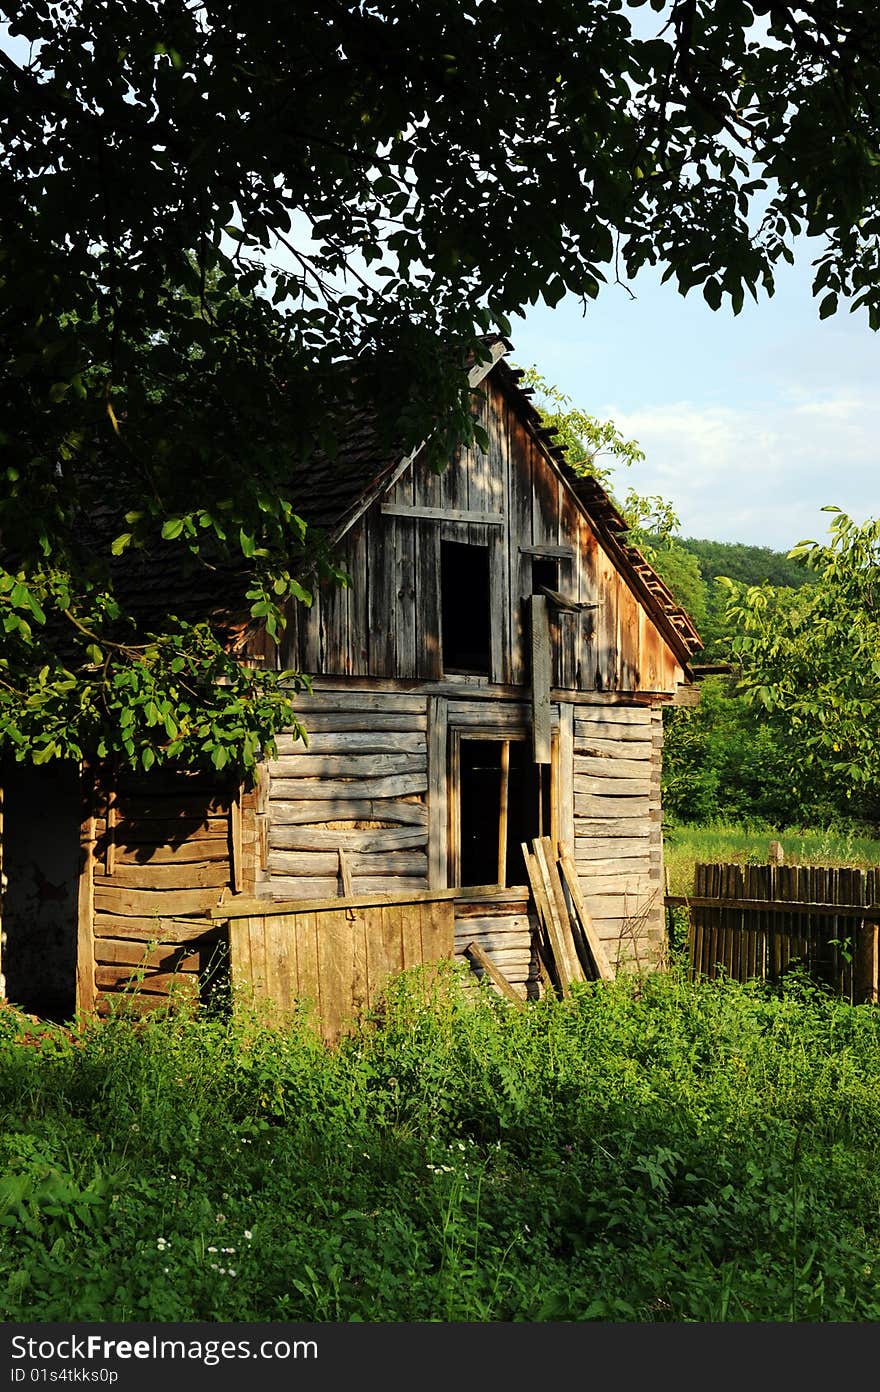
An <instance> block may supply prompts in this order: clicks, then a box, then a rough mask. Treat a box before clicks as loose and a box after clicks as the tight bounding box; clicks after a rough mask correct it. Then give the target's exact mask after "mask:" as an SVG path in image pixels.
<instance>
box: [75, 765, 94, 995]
mask: <svg viewBox="0 0 880 1392" xmlns="http://www.w3.org/2000/svg"><path fill="white" fill-rule="evenodd" d="M81 786H82V809H83V810H82V821H81V823H80V864H79V891H78V894H77V915H76V917H77V924H76V1009H77V1011H78V1012H83V1013H90V1012H92V1011H93V1010H94V1009H95V934H94V920H95V842H96V840H97V836H96V831H95V780H94V773H93V772H92V770H91V769H89V768H87V767H85V766H84V767H83V770H82V782H81Z"/></svg>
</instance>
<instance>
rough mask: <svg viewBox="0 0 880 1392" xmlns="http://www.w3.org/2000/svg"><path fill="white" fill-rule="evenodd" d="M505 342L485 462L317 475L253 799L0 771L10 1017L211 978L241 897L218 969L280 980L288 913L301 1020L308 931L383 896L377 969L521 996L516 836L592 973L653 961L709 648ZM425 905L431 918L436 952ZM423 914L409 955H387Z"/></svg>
mask: <svg viewBox="0 0 880 1392" xmlns="http://www.w3.org/2000/svg"><path fill="white" fill-rule="evenodd" d="M507 347H509V345H506V344H504V343H502V342H499V343H497V344H496V345H495V346H494V348H493V359H492V362H491V363H486V364H482V365H480V366H478V367H475V368H474V369H473V370H472V373H471V383H472V386H473V387H474V389H475V398H474V399H475V410H477V411H478V412H479V417H480V420H481V423H482V425H483V426H484V428H485V431H486V433H487V437H488V441H489V444H488V449H487V450H485V451H483V450H482V449H479V448H474V449H472V450H461V451H460V452H459V453H458V455H457V456H456V457H455V458H454V459H452V460H451V461H450V463H449V466H448V467H447V468H446V470H445V471H444V472H443V473H441V474H436V473H434V472H432V471H431V470H430V468H429V467H428V466H427V464H426V463H425V460H424V458H423V455H422V454H420V453H419V452H418V451H417V452H416V453H415V455H414V456H407V457H406V458H402V459H388V458H387V457H382V455H381V452H380V451H379V450H378V447H377V444H376V437H375V435H374V433H373V431H372V429H371V426H370V422H369V420H368V419H366V418H365V419H363V420H362V421H360V422H357V423H354V424H353V425H352V429H351V432H350V436H349V438H348V439H347V440H346V442H345V445H344V448H343V450H342V452H341V457H340V459H339V460H338V461H337V462H336V463H335V465H334V467H333V468H332V469H331V468H329V467H328V468H327V469H325V470H314V471H313V473H312V475H311V478H310V489H309V499H308V513H309V517H310V520H311V521H312V522H313V524H315V525H319V526H322V527H324V528H325V529H326V531H327V532H328V534H329V536H330V537H331V539H332V541H333V543H334V545H335V548H336V552H337V554H338V556H339V557H340V560H341V563H342V565H343V567H344V568H345V570H346V571H347V572H348V573H349V575H350V577H351V584H350V585H349V586H347V587H345V588H340V587H336V586H327V587H326V588H323V589H320V590H319V591H318V593H317V594H316V597H315V602H314V603H313V605H312V607H311V608H309V609H307V608H305V607H303V606H297V607H296V608H295V609H294V610H293V611H292V613H291V619H290V625H289V628H288V630H287V633H286V635H285V639H284V642H283V644H282V646H281V649H280V650H276V649H275V648H274V646H273V645H271V644H269V643H268V642H267V641H266V640H265V638H264V637H262V636H261V635H260V634H259V633H256V634H254V635H252V637H251V638H250V640H249V642H248V645H247V647H246V648H245V649H244V650H243V653H242V656H243V660H247V661H255V662H256V661H270V660H271V661H272V662H275V661H277V662H278V663H279V665H280V666H281V667H282V668H294V669H297V670H300V671H303V672H305V673H308V674H310V676H311V677H312V679H313V691H312V694H310V695H309V696H307V697H306V696H304V697H303V698H302V699H301V700H300V702H299V709H300V712H301V714H302V718H303V720H304V722H305V724H306V727H307V729H308V732H309V741H308V744H307V745H306V744H304V743H303V742H301V741H295V740H294V739H293V738H292V737H282V738H281V739H280V741H279V750H278V756H277V758H275V759H274V760H272V761H271V762H269V763H267V764H266V765H264V766H263V768H262V769H261V773H260V776H259V778H258V779H257V781H256V784H255V785H254V786H252V787H246V788H245V787H239V786H232V785H230V784H229V783H228V782H225V781H224V780H223V779H222V778H220V776H218V775H214V776H211V775H208V774H180V775H176V776H172V775H170V774H167V773H164V774H152V773H151V774H141V775H136V774H113V773H112V772H111V771H110V770H109V769H100V768H99V769H90V770H88V771H87V772H82V771H77V770H71V769H70V768H69V767H62V768H58V769H53V768H52V766H51V765H50V766H48V767H46V768H43V769H40V770H23V769H21V768H12V769H7V770H6V774H5V777H4V801H5V808H4V833H3V869H4V872H5V877H6V884H7V888H6V893H5V897H4V906H3V924H4V942H3V959H2V968H3V972H4V975H5V980H6V994H7V996H8V997H9V999H11V1000H13V1001H14V1002H15V1003H17V1004H21V1005H23V1006H24V1007H25V1008H30V1009H36V1010H37V1011H40V1010H44V1011H46V1013H53V1012H54V1013H55V1014H60V1015H61V1016H64V1014H65V1013H68V1014H69V1013H72V1010H73V1007H74V1004H76V1005H77V1006H78V1007H79V1008H81V1009H84V1010H91V1009H95V1008H97V1009H99V1010H106V1009H107V1008H108V1007H109V1005H110V1003H111V1002H112V1000H113V999H114V997H116V996H118V994H119V993H120V992H122V991H124V990H127V989H130V982H131V978H132V974H133V973H135V974H136V975H137V978H138V986H137V991H138V1001H139V1003H140V1005H141V1007H143V1008H146V1007H147V1006H149V1005H152V1004H160V1003H162V1002H164V1001H166V1000H167V997H168V992H169V991H170V990H172V989H173V988H174V987H175V986H182V988H183V989H184V990H187V989H189V990H191V991H194V992H195V991H199V990H200V989H204V984H203V983H204V975H205V968H206V964H207V962H208V961H209V959H210V958H211V957H212V954H215V953H216V951H217V944H218V939H221V938H222V931H221V930H220V928H218V926H217V925H218V923H220V924H222V922H223V916H224V915H223V910H228V911H229V913H230V915H231V916H232V918H236V916H237V918H238V919H239V920H241V919H242V917H243V915H245V909H244V908H242V909H240V910H239V909H237V908H236V905H245V906H247V905H250V906H251V909H250V914H249V917H247V918H246V921H247V922H248V923H249V925H250V928H249V932H250V938H248V937H247V934H245V936H244V938H243V937H242V935H241V933H237V934H234V935H233V942H234V948H233V963H232V965H233V978H235V974H236V960H235V954H236V953H238V955H239V959H240V960H239V970H240V972H243V971H244V970H245V969H244V968H242V967H241V954H242V953H244V954H245V955H246V956H247V960H248V963H249V964H250V965H249V966H248V967H247V971H251V970H252V969H253V964H254V962H255V961H256V959H257V957H259V958H260V960H261V962H262V964H263V967H262V974H263V978H264V979H266V978H267V976H268V977H272V976H273V973H274V978H273V979H277V980H280V976H282V975H283V974H284V972H285V971H286V970H287V968H286V967H285V966H284V960H285V955H284V954H285V950H286V949H285V948H284V946H283V942H282V938H281V937H278V936H277V935H278V934H281V935H282V937H283V925H282V924H281V921H280V919H279V917H278V915H277V914H276V916H275V917H272V916H271V914H269V916H268V917H266V918H264V919H261V918H260V917H259V916H258V915H257V910H256V908H254V905H253V901H254V900H258V901H265V902H266V910H267V914H268V911H269V910H270V908H271V907H272V906H273V905H274V901H278V900H284V901H295V903H294V902H291V903H290V904H288V905H287V907H289V908H293V907H296V904H299V905H300V906H301V910H302V912H301V914H300V915H299V917H298V922H299V925H300V928H299V930H298V931H300V930H301V932H303V933H305V934H306V935H307V937H308V942H306V939H304V938H302V937H301V938H300V939H299V947H298V954H299V957H298V960H299V967H298V968H297V967H295V966H294V967H291V968H290V971H289V972H288V977H289V979H288V981H287V984H286V986H285V987H284V988H283V989H282V987H281V986H280V985H279V986H277V988H276V989H275V994H280V995H282V996H284V997H285V1001H284V1003H291V1001H292V1000H293V998H294V997H295V996H296V994H297V991H298V990H305V989H306V985H304V984H303V983H313V984H314V992H315V994H319V993H320V983H319V977H320V969H319V968H320V962H321V961H322V960H323V961H324V970H325V974H326V972H329V971H331V970H332V969H333V966H332V962H331V960H330V958H331V957H332V956H333V954H334V953H336V952H337V951H338V950H339V948H338V943H339V931H342V932H343V933H344V931H345V929H344V926H343V927H342V928H341V929H340V924H343V925H344V920H342V919H341V918H340V916H339V915H338V914H337V915H335V917H333V918H332V922H333V924H334V925H335V926H334V927H333V931H332V932H329V930H328V935H327V936H326V939H322V936H321V935H322V922H325V921H328V920H326V919H322V910H321V905H322V904H324V909H325V910H327V909H328V906H327V905H326V903H325V901H327V900H333V899H336V898H337V897H339V896H343V897H344V899H345V901H346V904H347V905H354V906H355V907H358V906H359V908H360V910H362V912H361V916H360V918H359V919H358V922H359V923H360V925H361V926H360V928H359V929H358V931H359V932H360V931H362V930H363V932H364V933H365V934H366V937H365V939H364V943H363V950H364V952H365V953H366V958H367V959H369V958H370V953H371V952H372V951H373V950H374V949H375V943H373V944H372V946H371V940H370V933H371V931H373V930H371V929H370V927H369V925H370V923H371V922H373V921H374V920H375V914H374V915H373V918H372V919H371V918H370V915H369V913H367V910H368V909H374V908H376V907H377V906H379V907H380V908H381V906H382V905H384V906H385V910H386V912H385V919H384V920H383V922H384V923H385V924H386V927H387V934H386V936H388V934H390V937H388V941H386V942H385V943H384V946H383V948H382V952H383V954H384V955H383V957H382V966H383V970H387V969H391V968H393V967H394V966H403V965H407V964H409V962H410V961H414V960H419V959H420V952H421V955H423V956H427V957H430V956H432V955H433V956H436V955H438V953H439V952H442V951H449V950H452V949H453V947H454V949H455V950H456V951H461V949H462V947H463V945H464V944H465V943H468V942H471V941H476V942H479V943H481V944H482V945H483V946H484V947H485V949H486V951H487V952H488V953H489V955H490V957H492V958H493V960H494V961H496V962H497V964H498V965H499V966H500V967H501V969H502V970H503V972H504V974H505V975H506V976H507V978H508V980H509V981H511V982H512V983H513V984H514V986H515V988H516V989H517V990H518V991H519V992H521V993H522V994H525V993H526V992H527V991H529V990H531V989H532V983H533V982H534V980H535V974H536V964H535V957H534V951H533V945H532V940H531V932H530V918H529V895H528V890H527V889H526V888H525V887H524V886H525V884H526V877H525V874H524V863H523V857H522V850H521V844H522V843H523V842H524V841H527V840H529V839H531V838H533V837H535V836H538V835H542V834H546V835H550V836H552V837H553V838H554V840H557V841H563V842H566V843H568V844H569V845H570V846H571V847H572V848H573V853H574V860H575V863H576V866H577V871H578V876H579V881H580V887H581V891H582V893H583V896H584V900H585V902H586V904H587V907H588V909H589V911H590V913H591V915H592V918H593V922H594V925H595V927H596V928H597V930H598V932H599V933H600V935H601V937H602V939H603V941H604V943H605V945H606V950H607V951H608V953H609V955H610V956H611V958H612V959H613V960H617V961H619V962H625V961H632V960H635V961H637V962H639V963H641V964H642V965H649V964H652V963H656V961H657V960H658V958H659V956H660V954H661V949H662V941H663V909H662V897H663V869H662V841H661V824H660V816H661V809H660V765H661V749H662V721H661V712H662V708H663V706H664V705H665V704H668V703H669V702H671V701H675V700H676V699H678V695H679V693H680V692H681V691H682V689H683V688H686V687H687V685H688V683H689V680H690V672H689V667H688V664H689V660H690V658H691V656H692V655H693V654H694V653H695V651H696V650H697V649H698V648H699V646H700V644H699V639H698V637H697V635H696V633H695V631H694V629H693V626H692V624H691V622H690V620H689V618H688V616H687V615H686V614H685V613H684V611H683V610H682V609H681V608H680V607H679V606H677V605H676V603H675V602H674V600H673V597H672V595H671V594H670V592H669V591H668V589H667V588H666V586H665V585H664V584H663V583H662V581H660V579H659V578H658V577H657V575H656V574H655V573H654V572H653V571H652V569H651V567H650V566H649V565H648V564H647V563H646V562H645V561H644V559H643V558H642V556H641V555H640V553H639V552H638V551H637V550H636V549H635V548H633V547H631V546H630V545H628V544H627V540H626V528H625V524H624V522H623V519H622V518H621V517H620V516H619V514H618V513H617V511H616V510H615V508H614V506H613V505H612V503H611V501H610V500H609V498H608V496H607V495H606V493H605V492H604V491H603V489H602V488H601V487H600V486H599V485H598V483H597V482H596V481H595V480H593V479H590V478H584V477H581V476H580V475H578V474H577V473H576V472H575V471H574V470H573V469H572V468H571V467H569V465H568V464H567V462H566V460H565V457H564V455H563V452H562V451H561V450H559V449H558V448H556V447H554V445H553V441H552V436H551V435H550V434H548V433H547V432H546V431H544V430H543V429H542V425H541V420H540V417H539V415H538V413H537V411H536V410H535V408H534V407H533V405H532V404H531V402H530V400H529V396H528V393H527V392H525V391H523V390H522V388H521V386H520V376H521V374H519V373H518V372H517V371H516V370H514V369H512V368H511V367H509V366H508V364H507V363H506V362H505V352H506V349H507ZM220 901H222V910H221V911H219V912H218V911H217V905H218V903H219V902H220ZM432 903H434V904H439V905H443V906H446V907H445V908H444V909H443V913H444V914H445V919H444V922H445V924H446V927H445V928H444V930H443V932H439V935H438V933H435V932H434V929H433V928H431V926H430V924H431V923H433V924H434V925H435V927H436V924H437V922H438V921H439V920H438V919H437V918H436V915H435V917H434V918H433V919H431V918H430V914H428V916H427V917H425V915H426V912H427V911H426V910H425V908H424V906H425V905H431V904H432ZM407 904H409V905H410V908H409V910H407V907H406V906H407ZM315 906H317V908H315ZM392 906H393V908H394V912H392V911H391V907H392ZM415 906H421V907H415ZM275 907H278V908H280V906H277V905H276V906H275ZM212 909H213V910H214V919H213V920H212V919H208V918H206V917H205V915H206V914H207V913H209V912H210V911H211V910H212ZM340 912H344V911H343V910H340ZM347 912H348V921H349V922H353V921H354V920H355V918H356V914H355V912H354V910H353V909H352V908H349V909H348V911H347ZM310 915H311V917H310ZM364 915H366V916H364ZM419 915H421V916H422V918H423V919H424V922H425V924H428V926H427V927H425V928H424V932H423V934H422V939H421V941H422V942H423V945H424V943H427V942H428V940H429V939H430V942H431V944H432V945H431V947H430V949H428V948H424V951H422V949H420V948H419V947H418V944H416V945H415V946H413V945H412V944H410V946H409V947H407V931H408V929H407V926H406V925H407V923H409V924H410V928H411V926H412V923H413V922H414V921H416V920H417V919H418V918H419ZM380 916H381V915H380ZM429 919H430V923H429ZM267 924H268V925H269V927H267V926H266V925H267ZM303 925H305V926H304V927H303ZM364 925H366V926H364ZM389 925H390V926H389ZM375 931H377V932H379V931H385V930H384V929H377V930H375ZM267 933H268V934H269V935H270V936H271V935H272V934H275V935H276V936H275V937H272V941H271V942H270V941H269V940H268V938H266V934H267ZM432 933H433V934H434V935H433V937H432ZM258 934H259V935H262V936H261V938H260V941H259V942H258V941H257V940H256V936H255V935H258ZM308 935H311V936H308ZM334 935H335V936H334ZM416 936H418V934H417V935H416ZM389 942H390V944H391V946H389ZM235 944H237V946H236V945H235ZM334 944H335V946H334ZM347 950H348V949H347ZM273 954H274V956H273ZM279 954H280V955H279ZM328 954H329V956H328ZM270 959H271V960H272V961H274V963H275V965H274V967H273V966H271V965H267V963H268V962H270ZM309 963H311V965H309ZM367 969H368V968H367V966H366V965H365V966H364V968H363V970H364V971H365V972H366V971H367ZM370 970H373V968H370ZM200 982H201V983H202V984H201V985H200ZM297 983H299V985H297ZM373 986H375V982H374V983H373ZM361 994H362V995H363V992H362V993H361ZM366 994H367V995H369V994H370V989H366Z"/></svg>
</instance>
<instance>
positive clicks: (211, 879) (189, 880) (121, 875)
mask: <svg viewBox="0 0 880 1392" xmlns="http://www.w3.org/2000/svg"><path fill="white" fill-rule="evenodd" d="M229 873H230V872H229V863H228V859H227V860H226V861H223V860H209V861H206V862H204V863H199V862H195V861H193V862H190V863H189V864H183V865H179V864H176V863H172V864H151V863H146V864H137V863H134V864H132V863H130V862H125V863H123V864H118V865H117V866H116V868H115V870H114V872H113V875H112V877H110V876H105V878H104V884H105V885H109V884H113V885H116V886H119V887H120V888H123V887H124V888H129V889H145V890H149V889H156V890H166V889H199V888H205V887H213V888H215V889H216V890H217V892H218V897H219V891H220V890H221V889H222V888H224V886H226V885H228V884H229V882H230V881H229Z"/></svg>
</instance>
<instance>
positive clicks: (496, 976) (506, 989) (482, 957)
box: [464, 942, 523, 1007]
mask: <svg viewBox="0 0 880 1392" xmlns="http://www.w3.org/2000/svg"><path fill="white" fill-rule="evenodd" d="M464 951H465V955H466V956H467V957H469V958H470V960H471V962H472V963H474V965H475V966H477V967H479V968H480V969H481V971H483V972H485V974H486V976H488V978H489V980H490V981H491V982H492V983H493V985H494V986H495V987H496V988H497V990H498V991H500V993H501V995H502V996H504V997H506V999H507V1000H509V1001H513V1003H514V1005H517V1006H519V1007H521V1006H522V1004H523V1002H522V998H521V997H520V996H518V995H517V993H516V991H514V989H513V987H512V986H511V984H510V982H509V981H508V980H507V977H506V976H505V975H504V973H503V972H502V971H500V970H499V969H498V967H497V966H496V965H495V963H494V962H493V961H492V959H491V957H489V956H488V954H487V953H486V952H484V951H483V949H482V947H481V946H480V944H479V943H476V942H471V943H468V945H467V947H466V948H465V949H464Z"/></svg>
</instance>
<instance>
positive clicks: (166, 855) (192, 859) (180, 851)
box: [114, 832, 229, 878]
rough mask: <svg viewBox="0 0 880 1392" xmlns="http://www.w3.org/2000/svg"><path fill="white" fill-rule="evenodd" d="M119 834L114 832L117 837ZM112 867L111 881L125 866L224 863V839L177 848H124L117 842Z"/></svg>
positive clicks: (226, 840) (226, 847) (226, 844)
mask: <svg viewBox="0 0 880 1392" xmlns="http://www.w3.org/2000/svg"><path fill="white" fill-rule="evenodd" d="M118 835H119V833H118V832H117V836H118ZM115 859H116V865H115V869H114V878H115V876H116V875H117V874H118V872H119V870H120V868H121V867H122V866H125V865H129V866H142V865H143V866H156V865H186V864H189V863H196V864H204V863H205V861H212V860H214V861H217V860H219V861H225V860H228V859H229V838H228V836H222V837H220V836H217V837H212V838H210V839H208V838H205V839H200V840H197V841H183V842H181V843H180V844H179V845H175V844H171V845H164V846H144V845H138V844H133V845H128V844H127V843H126V842H125V840H123V839H119V840H117V843H116V857H115Z"/></svg>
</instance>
